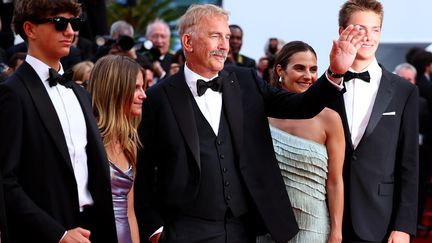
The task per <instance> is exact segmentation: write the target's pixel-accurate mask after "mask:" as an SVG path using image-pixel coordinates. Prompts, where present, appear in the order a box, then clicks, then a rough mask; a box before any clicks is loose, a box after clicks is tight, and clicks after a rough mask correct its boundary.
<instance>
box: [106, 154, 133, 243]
mask: <svg viewBox="0 0 432 243" xmlns="http://www.w3.org/2000/svg"><path fill="white" fill-rule="evenodd" d="M109 165H110V172H111V191H112V200H113V206H114V217H115V223H116V229H117V240H118V242H119V243H131V242H132V239H131V232H130V227H129V221H128V215H127V208H128V200H127V195H128V193H129V191H130V190H131V188H132V185H133V171H132V166H129V168H128V169H127V170H126V171H122V170H121V169H119V168H118V167H117V166H116V165H115V164H114V163H112V162H111V161H110V162H109Z"/></svg>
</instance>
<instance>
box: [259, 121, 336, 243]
mask: <svg viewBox="0 0 432 243" xmlns="http://www.w3.org/2000/svg"><path fill="white" fill-rule="evenodd" d="M270 131H271V135H272V139H273V146H274V150H275V153H276V158H277V160H278V161H279V167H280V169H281V173H282V176H283V179H284V182H285V186H286V189H287V192H288V196H289V198H290V200H291V204H292V207H293V210H294V215H295V217H296V220H297V223H298V225H299V228H300V231H299V232H298V234H297V235H296V236H295V237H294V238H293V239H291V240H290V241H289V242H292V243H309V242H313V243H320V242H323V243H325V242H327V239H328V236H329V233H330V219H329V213H328V208H327V204H326V180H327V161H328V156H327V149H326V147H325V146H324V145H322V144H319V143H316V142H314V141H311V140H306V139H303V138H300V137H296V136H293V135H291V134H288V133H286V132H284V131H281V130H279V129H277V128H275V127H270ZM257 242H258V243H267V242H273V241H272V240H271V237H270V236H268V235H267V236H264V237H259V238H258V239H257Z"/></svg>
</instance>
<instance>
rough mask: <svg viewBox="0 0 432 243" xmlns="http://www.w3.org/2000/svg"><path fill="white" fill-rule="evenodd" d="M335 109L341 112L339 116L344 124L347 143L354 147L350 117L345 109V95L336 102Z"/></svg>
mask: <svg viewBox="0 0 432 243" xmlns="http://www.w3.org/2000/svg"><path fill="white" fill-rule="evenodd" d="M334 108H335V110H336V111H337V112H338V113H339V116H340V118H341V120H342V125H343V128H344V132H345V141H346V144H347V145H349V146H350V148H354V146H353V144H352V141H351V132H350V129H349V125H348V119H347V115H346V111H345V102H344V99H343V97H341V98H339V99H337V100H336V102H335V107H334Z"/></svg>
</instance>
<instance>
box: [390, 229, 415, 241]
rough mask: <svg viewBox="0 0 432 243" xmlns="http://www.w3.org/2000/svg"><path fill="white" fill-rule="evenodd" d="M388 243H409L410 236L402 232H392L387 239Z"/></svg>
mask: <svg viewBox="0 0 432 243" xmlns="http://www.w3.org/2000/svg"><path fill="white" fill-rule="evenodd" d="M387 242H388V243H409V242H410V235H409V234H407V233H405V232H402V231H396V230H394V231H392V232H391V234H390V237H389V238H388V241H387Z"/></svg>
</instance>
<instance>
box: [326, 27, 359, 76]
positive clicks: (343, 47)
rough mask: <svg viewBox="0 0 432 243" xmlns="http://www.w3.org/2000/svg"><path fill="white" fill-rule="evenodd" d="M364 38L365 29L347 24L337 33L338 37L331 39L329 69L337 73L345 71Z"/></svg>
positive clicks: (351, 62)
mask: <svg viewBox="0 0 432 243" xmlns="http://www.w3.org/2000/svg"><path fill="white" fill-rule="evenodd" d="M365 38H366V37H365V31H364V30H363V29H362V28H360V26H354V25H348V27H346V28H345V29H344V30H343V31H342V33H341V34H340V35H339V39H338V40H334V41H333V46H332V49H331V52H330V70H332V71H333V72H334V73H338V74H344V73H346V72H347V71H348V69H349V68H350V67H351V65H352V64H353V62H354V59H355V57H356V55H357V50H358V49H359V48H360V47H361V45H362V42H363V41H364V40H365Z"/></svg>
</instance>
